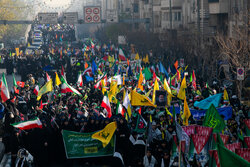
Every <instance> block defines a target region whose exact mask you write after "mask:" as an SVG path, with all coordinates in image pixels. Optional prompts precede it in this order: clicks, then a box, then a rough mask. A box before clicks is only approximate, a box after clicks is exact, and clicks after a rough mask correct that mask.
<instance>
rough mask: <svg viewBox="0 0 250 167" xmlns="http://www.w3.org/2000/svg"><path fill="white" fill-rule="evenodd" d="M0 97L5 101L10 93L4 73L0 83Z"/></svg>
mask: <svg viewBox="0 0 250 167" xmlns="http://www.w3.org/2000/svg"><path fill="white" fill-rule="evenodd" d="M1 98H2V101H3V102H6V101H7V100H8V99H9V98H10V93H9V89H8V85H7V81H6V78H5V74H4V73H3V75H2V83H1Z"/></svg>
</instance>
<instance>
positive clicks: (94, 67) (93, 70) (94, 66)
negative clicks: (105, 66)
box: [92, 60, 97, 75]
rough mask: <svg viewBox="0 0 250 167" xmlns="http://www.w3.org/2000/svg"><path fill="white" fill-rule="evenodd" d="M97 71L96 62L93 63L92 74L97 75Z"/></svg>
mask: <svg viewBox="0 0 250 167" xmlns="http://www.w3.org/2000/svg"><path fill="white" fill-rule="evenodd" d="M96 71H97V65H96V63H95V61H94V60H93V61H92V73H93V74H94V75H95V72H96Z"/></svg>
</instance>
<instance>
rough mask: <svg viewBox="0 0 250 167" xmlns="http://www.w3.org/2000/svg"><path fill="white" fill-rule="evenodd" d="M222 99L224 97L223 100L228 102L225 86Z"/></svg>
mask: <svg viewBox="0 0 250 167" xmlns="http://www.w3.org/2000/svg"><path fill="white" fill-rule="evenodd" d="M223 99H224V102H229V98H228V93H227V89H226V88H224V93H223Z"/></svg>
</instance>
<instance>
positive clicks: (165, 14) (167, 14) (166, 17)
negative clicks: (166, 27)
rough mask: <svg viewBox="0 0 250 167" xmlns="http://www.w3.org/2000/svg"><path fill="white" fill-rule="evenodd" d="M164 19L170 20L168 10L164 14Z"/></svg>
mask: <svg viewBox="0 0 250 167" xmlns="http://www.w3.org/2000/svg"><path fill="white" fill-rule="evenodd" d="M162 20H163V21H168V20H169V13H168V12H164V13H163V15H162Z"/></svg>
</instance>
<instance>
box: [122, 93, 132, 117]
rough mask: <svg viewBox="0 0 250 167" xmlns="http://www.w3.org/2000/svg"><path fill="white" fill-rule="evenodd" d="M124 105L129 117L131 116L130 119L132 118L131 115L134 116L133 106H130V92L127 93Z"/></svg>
mask: <svg viewBox="0 0 250 167" xmlns="http://www.w3.org/2000/svg"><path fill="white" fill-rule="evenodd" d="M122 105H123V106H124V107H125V108H126V109H127V112H128V115H129V117H131V114H132V113H131V104H130V100H129V97H128V91H126V94H125V97H124V100H123V103H122Z"/></svg>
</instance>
